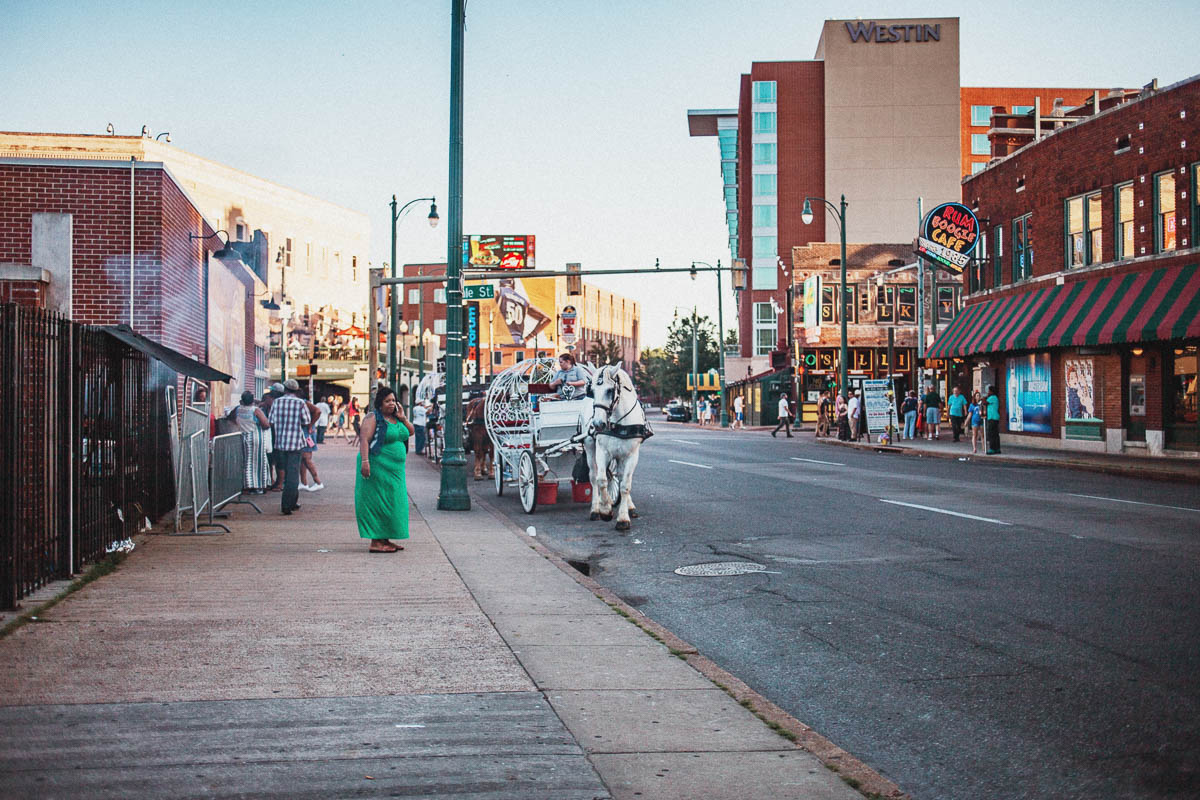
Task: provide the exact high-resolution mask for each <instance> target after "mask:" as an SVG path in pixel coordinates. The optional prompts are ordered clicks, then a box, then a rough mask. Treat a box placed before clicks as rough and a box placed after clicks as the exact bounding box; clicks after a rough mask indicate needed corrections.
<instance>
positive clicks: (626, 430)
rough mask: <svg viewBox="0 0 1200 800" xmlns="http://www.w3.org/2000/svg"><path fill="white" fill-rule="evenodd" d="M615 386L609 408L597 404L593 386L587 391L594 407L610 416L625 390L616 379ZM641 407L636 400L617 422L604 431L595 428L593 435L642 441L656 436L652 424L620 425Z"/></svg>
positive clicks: (611, 423) (589, 385)
mask: <svg viewBox="0 0 1200 800" xmlns="http://www.w3.org/2000/svg"><path fill="white" fill-rule="evenodd" d="M613 385H614V387H615V388H614V389H613V398H612V402H611V403H609V404H608V405H607V406H604V405H601V404H600V403H597V402H595V395H594V393H593V392H592V384H591V383H590V382H589V383H588V386H587V391H586V395H587V396H588V397H591V398H592V405H593V406H594V407H596V408H601V409H603V410H604V413H605V414H608V415H609V416H612V409H613V406H615V405H617V400H618V399H619V398H620V396H621V389H622V388H623V387H622V386H621V381H620V380H616V379H614V380H613ZM640 407H641V404H640V403H638V402H637V400H636V398H635V400H634V404H633V405H632V406H630V407H629V410H628V411H626V412H625V413H624V414H622V415H621V416H620V417H618V418H617V421H616V422H610V423H608V424H607V425H605V426H604V428H603V429H602V430H595V428H593V430H592V435H594V436H612V437H615V438H617V439H642V440H646V439H649V438H650V437H651V436H653V435H654V431H653V430H651V428H650V423H648V422H646V423H643V424H641V425H621V424H620V422H621V420H623V419H625V418H626V417H628V416H629V415H630V414H632V413H633V410H634V409H635V408H640Z"/></svg>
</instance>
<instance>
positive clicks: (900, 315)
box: [896, 286, 917, 325]
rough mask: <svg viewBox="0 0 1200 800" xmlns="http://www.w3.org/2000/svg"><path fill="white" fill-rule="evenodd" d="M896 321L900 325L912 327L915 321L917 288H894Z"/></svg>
mask: <svg viewBox="0 0 1200 800" xmlns="http://www.w3.org/2000/svg"><path fill="white" fill-rule="evenodd" d="M896 321H897V322H899V323H900V324H901V325H913V324H915V323H916V321H917V287H915V286H897V287H896Z"/></svg>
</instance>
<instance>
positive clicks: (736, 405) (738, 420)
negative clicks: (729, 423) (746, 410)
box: [733, 394, 746, 430]
mask: <svg viewBox="0 0 1200 800" xmlns="http://www.w3.org/2000/svg"><path fill="white" fill-rule="evenodd" d="M745 403H746V401H745V400H743V399H742V396H741V395H740V394H739V395H738V396H737V397H735V398H733V427H734V428H736V429H739V430H745V428H746V419H745V417H744V416H742V408H743V407H744V406H745Z"/></svg>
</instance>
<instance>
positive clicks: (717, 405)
mask: <svg viewBox="0 0 1200 800" xmlns="http://www.w3.org/2000/svg"><path fill="white" fill-rule="evenodd" d="M720 413H721V402H720V400H718V399H717V398H716V396H715V395H710V396H707V397H706V396H704V395H700V397H699V398H698V399H697V401H696V421H697V422H699V423H700V427H702V428H703V427H706V426H708V425H712V424H713V423H714V420H717V418H718V417H719V416H720ZM718 421H719V420H718ZM734 427H737V426H736V425H735V426H734Z"/></svg>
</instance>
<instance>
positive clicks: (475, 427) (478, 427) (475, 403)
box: [464, 392, 495, 481]
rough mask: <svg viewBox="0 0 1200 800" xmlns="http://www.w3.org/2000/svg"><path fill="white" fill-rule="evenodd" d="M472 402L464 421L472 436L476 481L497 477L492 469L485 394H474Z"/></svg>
mask: <svg viewBox="0 0 1200 800" xmlns="http://www.w3.org/2000/svg"><path fill="white" fill-rule="evenodd" d="M473 394H474V397H472V399H471V402H470V403H469V404H468V405H467V413H466V414H465V416H464V421H465V422H466V424H467V430H468V432H469V433H470V435H471V449H472V450H473V451H474V452H475V480H477V481H481V480H483V479H484V478H492V477H495V474H494V472H493V468H492V439H491V437H490V436H488V432H487V424H486V417H485V411H486V403H485V401H484V399H483V392H474V393H473Z"/></svg>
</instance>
